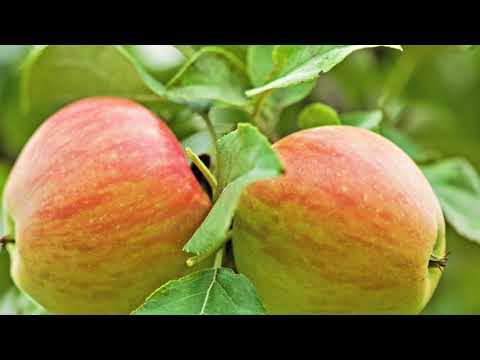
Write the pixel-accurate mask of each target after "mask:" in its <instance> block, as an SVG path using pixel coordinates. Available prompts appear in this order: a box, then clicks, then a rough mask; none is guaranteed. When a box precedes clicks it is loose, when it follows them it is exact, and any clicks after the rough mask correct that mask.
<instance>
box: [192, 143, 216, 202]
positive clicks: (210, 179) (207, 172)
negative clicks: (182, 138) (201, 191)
mask: <svg viewBox="0 0 480 360" xmlns="http://www.w3.org/2000/svg"><path fill="white" fill-rule="evenodd" d="M185 152H186V153H187V156H188V158H189V159H190V160H191V161H192V162H193V163H194V164H195V166H196V167H197V168H198V170H200V172H201V173H202V175H203V176H205V179H207V182H208V184H209V185H210V187H211V188H212V192H213V194H214V198H216V194H217V191H218V182H217V179H216V178H215V176H214V175H213V174H212V173H211V172H210V170H209V168H208V167H207V166H206V165H205V164H204V163H203V161H202V160H201V159H200V158H199V157H198V155H197V154H195V153H194V152H193V150H192V149H190V148H186V149H185Z"/></svg>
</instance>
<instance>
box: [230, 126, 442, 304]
mask: <svg viewBox="0 0 480 360" xmlns="http://www.w3.org/2000/svg"><path fill="white" fill-rule="evenodd" d="M274 148H275V149H276V151H277V152H278V154H279V156H280V158H281V159H282V161H283V163H284V166H285V168H286V173H285V175H284V176H281V177H278V178H275V179H272V180H262V181H258V182H256V183H254V184H252V185H250V186H249V187H248V188H247V190H246V191H245V192H244V193H243V195H242V199H241V202H240V205H239V208H238V210H237V213H236V217H235V220H234V228H233V249H234V255H235V261H236V264H237V267H238V270H239V271H240V272H241V273H243V274H245V275H246V276H247V277H249V278H250V279H251V280H252V281H253V283H254V284H255V286H256V288H257V291H258V292H259V295H260V298H261V300H262V301H263V303H264V305H265V306H266V309H267V311H268V312H269V313H272V314H417V313H419V312H420V311H421V310H422V309H423V307H424V306H425V305H426V304H427V302H428V301H429V299H430V298H431V296H432V294H433V292H434V290H435V288H436V286H437V283H438V281H439V279H440V276H441V267H442V266H443V265H444V260H445V222H444V218H443V214H442V210H441V207H440V205H439V202H438V200H437V198H436V196H435V194H434V192H433V190H432V188H431V186H430V184H429V183H428V181H427V180H426V178H425V177H424V175H423V174H422V172H421V171H420V170H419V169H418V167H417V166H416V164H415V163H414V162H413V161H412V160H411V159H410V158H409V157H408V156H407V155H406V154H405V153H404V152H403V151H402V150H400V149H399V148H397V146H395V145H393V144H392V143H391V142H390V141H388V140H387V139H385V138H383V137H381V136H379V135H377V134H374V133H373V132H370V131H367V130H364V129H359V128H353V127H348V126H325V127H321V128H315V129H310V130H305V131H300V132H298V133H295V134H292V135H290V136H288V137H286V138H284V139H282V140H280V141H279V142H277V143H276V144H275V145H274Z"/></svg>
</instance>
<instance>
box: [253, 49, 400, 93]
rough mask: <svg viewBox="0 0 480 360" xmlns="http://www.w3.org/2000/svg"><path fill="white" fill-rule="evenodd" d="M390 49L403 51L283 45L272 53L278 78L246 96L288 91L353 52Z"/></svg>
mask: <svg viewBox="0 0 480 360" xmlns="http://www.w3.org/2000/svg"><path fill="white" fill-rule="evenodd" d="M376 46H389V47H392V48H395V49H401V47H400V46H398V45H307V46H305V45H280V46H277V47H276V48H275V51H274V53H273V63H274V65H275V67H276V68H277V69H279V70H278V75H277V76H275V79H273V81H271V82H269V83H268V84H266V85H263V86H260V87H257V88H255V89H251V90H249V91H247V92H246V95H247V96H249V97H251V96H255V95H258V94H260V93H263V92H265V91H268V90H272V89H279V88H286V87H289V86H294V85H298V84H301V83H304V82H306V81H311V80H314V79H316V78H317V77H318V76H319V75H320V74H321V73H326V72H328V71H330V70H331V69H332V68H333V67H334V66H336V65H337V64H339V63H340V62H342V61H343V60H344V59H345V58H346V57H347V56H348V55H350V54H351V53H353V52H354V51H357V50H360V49H364V48H369V47H376Z"/></svg>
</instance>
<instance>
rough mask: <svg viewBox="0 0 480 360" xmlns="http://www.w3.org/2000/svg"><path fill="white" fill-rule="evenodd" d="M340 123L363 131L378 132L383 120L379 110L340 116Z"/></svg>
mask: <svg viewBox="0 0 480 360" xmlns="http://www.w3.org/2000/svg"><path fill="white" fill-rule="evenodd" d="M340 117H341V121H342V123H343V124H344V125H349V126H355V127H359V128H363V129H368V130H373V131H378V130H379V129H380V124H381V122H382V119H383V115H382V112H381V111H380V110H374V111H355V112H350V113H345V114H342V115H341V116H340Z"/></svg>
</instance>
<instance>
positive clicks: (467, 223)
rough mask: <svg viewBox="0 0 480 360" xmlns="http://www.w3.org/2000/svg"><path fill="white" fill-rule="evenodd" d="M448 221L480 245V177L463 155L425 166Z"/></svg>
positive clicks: (425, 172)
mask: <svg viewBox="0 0 480 360" xmlns="http://www.w3.org/2000/svg"><path fill="white" fill-rule="evenodd" d="M422 170H423V172H424V174H425V176H426V177H427V178H428V180H429V181H430V183H431V184H432V187H433V189H434V191H435V193H436V194H437V196H438V198H439V200H440V203H441V204H442V208H443V211H444V213H445V217H446V219H447V221H448V222H449V223H450V224H451V225H452V226H453V228H454V229H455V230H456V231H457V232H458V233H459V234H460V235H462V236H464V237H465V238H467V239H469V240H472V241H475V242H477V243H479V244H480V221H479V220H480V176H479V174H478V173H477V172H476V171H475V169H474V168H473V166H472V165H471V164H470V163H469V162H468V161H466V160H465V159H461V158H452V159H447V160H443V161H440V162H438V163H435V164H433V165H426V166H423V167H422Z"/></svg>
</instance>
